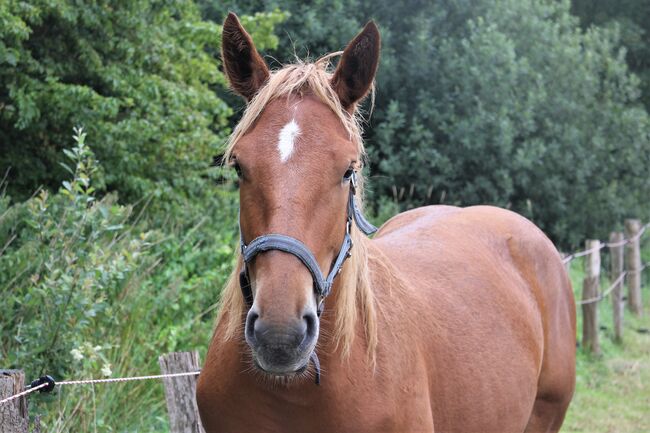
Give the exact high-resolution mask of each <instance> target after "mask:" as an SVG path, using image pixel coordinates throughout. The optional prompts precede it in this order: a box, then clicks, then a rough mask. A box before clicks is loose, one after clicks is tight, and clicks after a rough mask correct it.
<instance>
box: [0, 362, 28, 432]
mask: <svg viewBox="0 0 650 433" xmlns="http://www.w3.org/2000/svg"><path fill="white" fill-rule="evenodd" d="M24 388H25V373H23V371H22V370H0V400H2V399H3V398H7V397H10V396H12V395H15V394H17V393H19V392H20V391H22V390H23V389H24ZM28 432H29V416H28V414H27V399H26V398H25V397H19V398H17V399H15V400H12V401H10V402H7V403H5V404H3V405H0V433H28Z"/></svg>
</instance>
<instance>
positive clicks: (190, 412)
mask: <svg viewBox="0 0 650 433" xmlns="http://www.w3.org/2000/svg"><path fill="white" fill-rule="evenodd" d="M158 364H160V370H161V371H162V373H163V374H168V373H184V372H188V371H197V370H199V369H200V368H201V366H200V362H199V352H197V351H196V350H195V351H193V352H175V353H168V354H166V355H161V356H160V357H159V358H158ZM196 381H197V376H184V377H173V378H165V379H163V384H164V385H165V400H166V401H167V411H168V412H169V431H170V432H171V433H205V430H203V426H202V425H201V420H200V418H199V409H198V406H197V405H196Z"/></svg>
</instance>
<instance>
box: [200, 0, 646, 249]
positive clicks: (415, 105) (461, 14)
mask: <svg viewBox="0 0 650 433" xmlns="http://www.w3.org/2000/svg"><path fill="white" fill-rule="evenodd" d="M200 3H206V4H208V3H209V2H200ZM226 3H227V4H225V5H223V6H222V7H223V8H224V9H225V8H234V9H235V10H239V11H241V12H249V11H252V10H260V8H265V7H269V8H274V7H279V8H281V9H283V10H288V11H292V15H291V17H290V18H289V19H288V21H287V22H286V23H284V24H282V25H281V26H279V30H280V31H279V32H278V35H279V37H280V38H281V43H280V44H279V45H278V49H277V50H272V51H271V52H270V54H271V55H272V57H273V58H277V59H279V60H280V61H281V62H283V61H291V59H292V58H293V56H294V51H297V52H298V53H300V54H305V53H306V52H307V50H306V49H305V47H309V48H310V50H309V51H308V52H309V53H310V54H311V55H313V56H317V55H320V54H323V53H325V52H329V51H334V50H338V49H341V47H343V46H344V44H345V43H346V42H347V41H348V40H349V39H350V38H351V37H352V36H353V35H354V33H355V32H356V31H357V30H358V29H359V28H361V26H362V24H363V23H364V22H365V21H366V20H367V19H369V18H375V19H376V20H377V22H378V23H379V26H380V30H381V32H382V37H383V48H382V61H381V65H380V69H379V76H378V79H377V89H378V90H377V99H376V105H375V109H374V114H373V116H372V119H371V121H370V125H369V128H367V143H368V145H369V148H370V157H371V158H370V160H371V167H370V172H371V175H372V182H371V184H370V186H371V188H372V191H373V192H374V194H373V201H374V202H375V206H377V205H378V204H379V203H386V202H389V201H393V202H397V204H398V205H399V207H401V208H402V209H405V208H409V207H412V206H418V205H423V204H435V203H446V204H455V205H464V206H465V205H471V204H479V203H491V204H495V205H498V206H504V207H509V208H512V209H514V210H515V211H517V212H520V213H522V214H524V215H525V216H527V217H529V218H531V219H533V220H534V221H535V222H536V223H537V224H538V225H540V226H541V227H542V228H543V229H544V230H545V231H546V232H547V233H549V234H550V235H551V237H552V238H553V239H554V240H555V241H556V242H558V243H559V244H561V245H562V246H563V247H564V248H569V247H570V246H571V245H575V244H577V243H578V242H581V240H582V239H584V238H585V237H601V238H604V237H606V236H607V233H608V231H610V230H612V229H614V228H615V227H616V226H617V225H618V224H620V222H621V221H622V219H623V218H624V217H627V216H637V217H640V218H643V219H647V218H649V217H650V201H648V200H647V197H648V194H649V193H650V176H647V175H645V174H644V172H645V171H646V170H647V167H648V165H649V164H650V121H649V120H648V114H647V112H646V110H645V108H644V107H643V105H642V104H641V103H639V97H640V90H639V85H640V83H639V80H638V78H637V77H636V76H634V75H632V74H631V73H630V71H629V70H628V67H627V64H626V61H625V60H626V48H625V47H624V46H622V44H621V37H620V35H621V31H620V29H621V26H618V25H609V26H608V27H607V28H598V27H590V28H587V29H586V30H583V29H582V28H581V27H580V25H579V21H578V19H577V18H576V17H574V16H573V15H571V13H570V4H569V2H568V1H554V0H553V1H551V0H545V1H533V0H497V1H494V0H479V1H469V0H463V1H453V2H446V1H443V2H429V3H426V2H425V3H422V2H419V1H415V0H412V1H404V2H386V1H379V2H377V1H365V0H357V1H349V0H338V1H334V2H315V3H313V4H312V3H310V4H309V5H305V4H303V3H301V2H298V1H295V0H275V1H273V2H260V1H254V0H253V1H232V2H226ZM610 3H611V2H610ZM628 3H629V4H637V9H639V8H641V7H640V6H638V4H639V2H636V3H635V2H634V1H631V2H627V3H626V4H627V8H628V9H630V5H629V4H628ZM616 4H618V3H616ZM204 9H205V8H204ZM207 13H208V14H210V13H211V14H212V15H210V16H211V17H213V18H215V19H217V18H218V17H219V16H220V15H219V14H220V13H223V9H222V10H219V11H215V10H214V8H213V9H209V8H208V12H207ZM637 16H643V15H642V14H641V15H637ZM645 24H646V25H647V23H645ZM622 28H623V30H625V31H626V33H625V34H624V36H626V38H625V39H624V40H626V41H629V40H630V37H629V32H628V31H627V30H628V29H630V26H624V27H622ZM636 52H640V51H639V50H638V49H637V51H636ZM648 61H650V59H648ZM637 63H638V61H637Z"/></svg>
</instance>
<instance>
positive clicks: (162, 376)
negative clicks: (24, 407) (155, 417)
mask: <svg viewBox="0 0 650 433" xmlns="http://www.w3.org/2000/svg"><path fill="white" fill-rule="evenodd" d="M200 373H201V371H189V372H184V373H168V374H156V375H153V376H133V377H115V378H109V379H85V380H62V381H61V382H55V386H56V385H91V384H95V383H113V382H131V381H134V380H151V379H165V378H168V377H184V376H198V375H199V374H200ZM48 385H49V384H48V383H42V384H40V385H38V386H35V387H33V388H28V389H26V390H25V391H22V392H19V393H18V394H16V395H12V396H11V397H7V398H5V399H3V400H0V405H1V404H3V403H7V402H10V401H12V400H14V399H17V398H19V397H22V396H24V395H27V394H31V393H32V392H34V391H38V390H39V389H41V388H43V387H46V386H48Z"/></svg>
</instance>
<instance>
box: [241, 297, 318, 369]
mask: <svg viewBox="0 0 650 433" xmlns="http://www.w3.org/2000/svg"><path fill="white" fill-rule="evenodd" d="M245 336H246V342H247V343H248V345H249V346H250V348H251V349H252V351H253V360H254V363H255V365H256V367H258V368H259V369H260V370H262V371H264V372H265V373H268V374H273V375H281V376H284V375H291V374H296V373H300V372H301V371H303V370H304V369H305V368H306V367H307V364H308V363H309V357H310V355H311V352H312V351H313V350H314V347H315V346H316V341H317V339H318V318H317V317H316V315H315V314H313V313H309V314H305V315H304V316H303V317H301V318H300V319H294V320H290V321H288V322H286V323H284V324H282V325H280V324H273V323H269V322H268V321H265V320H264V318H263V317H260V315H259V314H258V313H257V311H256V309H255V307H253V308H251V310H250V311H249V312H248V315H247V317H246V331H245Z"/></svg>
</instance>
